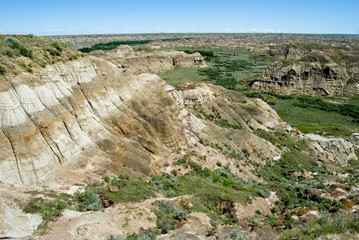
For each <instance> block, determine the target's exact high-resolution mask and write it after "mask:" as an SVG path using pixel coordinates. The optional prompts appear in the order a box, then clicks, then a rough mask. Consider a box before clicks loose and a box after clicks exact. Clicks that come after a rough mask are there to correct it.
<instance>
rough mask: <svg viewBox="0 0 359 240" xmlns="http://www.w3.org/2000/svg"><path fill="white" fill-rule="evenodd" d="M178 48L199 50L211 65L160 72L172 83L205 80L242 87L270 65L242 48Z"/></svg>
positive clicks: (187, 50)
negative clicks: (254, 57) (251, 55)
mask: <svg viewBox="0 0 359 240" xmlns="http://www.w3.org/2000/svg"><path fill="white" fill-rule="evenodd" d="M176 50H181V51H185V52H187V53H194V52H199V53H201V54H202V56H204V57H205V58H206V60H207V64H208V65H209V66H208V67H207V68H203V69H189V70H188V69H175V70H174V71H169V72H164V73H160V74H159V75H160V77H162V78H163V79H164V80H165V81H166V82H168V83H169V84H172V85H175V84H178V83H181V82H187V81H192V82H200V81H205V82H208V83H212V84H217V85H221V86H223V87H225V88H227V89H232V90H234V89H241V88H244V87H245V86H246V85H247V83H248V81H249V80H250V79H252V78H254V77H255V76H256V75H257V74H258V73H260V72H262V71H263V70H264V69H265V68H266V67H267V66H269V63H267V62H262V61H256V60H252V59H250V58H249V57H250V53H249V52H248V51H244V50H242V49H235V50H223V49H185V48H176Z"/></svg>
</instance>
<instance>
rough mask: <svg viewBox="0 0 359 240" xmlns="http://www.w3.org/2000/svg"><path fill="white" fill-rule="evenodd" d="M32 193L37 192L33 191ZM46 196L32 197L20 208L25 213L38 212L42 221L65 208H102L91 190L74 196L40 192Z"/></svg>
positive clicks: (58, 214) (84, 209)
mask: <svg viewBox="0 0 359 240" xmlns="http://www.w3.org/2000/svg"><path fill="white" fill-rule="evenodd" d="M34 194H38V193H37V192H34ZM42 194H43V195H45V196H46V197H47V198H46V199H43V198H39V197H36V198H33V199H31V200H30V201H29V202H28V203H27V204H26V205H25V207H24V208H23V209H22V210H23V212H25V213H38V214H40V215H41V217H42V218H43V220H44V221H46V220H53V219H55V218H56V217H58V216H60V215H61V213H62V211H63V210H64V209H65V208H68V209H72V210H76V211H81V212H84V211H99V210H101V209H103V207H102V206H101V205H100V202H99V199H98V197H97V195H96V194H95V193H94V192H92V191H91V190H86V191H85V192H83V193H76V194H75V195H74V196H71V195H68V194H64V193H62V194H58V193H56V192H54V191H51V192H44V193H42Z"/></svg>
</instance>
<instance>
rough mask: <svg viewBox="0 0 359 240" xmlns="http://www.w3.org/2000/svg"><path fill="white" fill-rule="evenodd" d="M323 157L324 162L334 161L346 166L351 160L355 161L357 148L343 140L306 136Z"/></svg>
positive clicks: (313, 135)
mask: <svg viewBox="0 0 359 240" xmlns="http://www.w3.org/2000/svg"><path fill="white" fill-rule="evenodd" d="M305 136H306V137H307V138H308V139H310V140H311V141H314V143H313V146H314V147H315V148H316V149H317V151H318V153H319V154H320V155H321V156H320V158H321V160H323V161H333V162H336V163H338V164H340V165H342V166H346V165H347V164H348V161H349V160H352V159H355V158H356V157H357V156H356V154H355V146H354V145H353V144H352V143H351V142H350V141H347V140H345V139H343V138H327V137H323V136H320V135H315V134H306V135H305Z"/></svg>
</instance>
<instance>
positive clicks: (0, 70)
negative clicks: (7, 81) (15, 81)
mask: <svg viewBox="0 0 359 240" xmlns="http://www.w3.org/2000/svg"><path fill="white" fill-rule="evenodd" d="M5 72H6V70H5V68H4V67H3V66H1V65H0V74H4V73H5Z"/></svg>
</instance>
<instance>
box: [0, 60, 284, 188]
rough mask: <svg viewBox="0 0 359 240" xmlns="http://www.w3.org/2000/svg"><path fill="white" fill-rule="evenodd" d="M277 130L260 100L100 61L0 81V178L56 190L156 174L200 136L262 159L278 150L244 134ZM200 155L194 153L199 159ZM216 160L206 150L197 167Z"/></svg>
mask: <svg viewBox="0 0 359 240" xmlns="http://www.w3.org/2000/svg"><path fill="white" fill-rule="evenodd" d="M171 89H172V90H171ZM194 96H195V97H194ZM190 102H192V103H193V104H196V106H198V107H199V106H203V107H204V108H206V109H207V110H210V109H208V108H213V109H217V111H219V112H220V114H221V115H222V117H223V118H224V119H226V120H227V121H229V123H232V124H237V125H240V126H241V128H240V129H228V128H227V129H226V128H223V127H220V126H218V125H217V124H214V123H213V122H208V123H207V121H204V120H201V119H198V118H197V117H195V116H194V112H191V111H188V110H187V109H186V106H187V104H188V103H190ZM260 119H261V120H260ZM263 119H265V120H263ZM278 124H281V123H280V119H279V117H278V115H277V114H276V113H275V112H274V111H273V110H272V109H271V108H270V107H269V106H268V105H267V104H266V103H264V102H262V101H260V100H256V99H253V100H250V99H247V98H246V97H245V96H244V95H243V94H241V93H239V92H234V91H228V90H225V89H223V88H221V87H218V86H209V85H206V84H202V85H199V86H198V87H196V88H194V89H185V90H183V91H177V90H173V88H171V87H170V88H168V85H167V84H166V83H165V82H164V81H163V80H161V79H160V78H159V77H158V76H156V75H150V74H143V75H139V76H134V75H132V74H130V73H128V72H124V71H121V69H119V68H118V67H117V66H115V65H114V64H111V63H109V62H107V61H105V60H101V59H99V58H95V57H88V58H82V59H80V60H76V61H70V62H66V63H59V64H55V65H52V66H49V67H47V68H46V69H44V70H42V71H41V72H38V73H36V74H27V73H23V74H20V75H18V76H17V77H15V78H5V80H4V81H3V82H2V84H1V92H0V128H1V131H0V139H1V141H0V142H1V144H0V181H1V182H3V183H7V184H15V185H33V184H51V183H55V182H56V183H57V184H60V183H61V182H64V181H65V182H67V183H69V182H71V181H74V182H79V181H80V182H81V181H82V180H84V179H87V181H88V180H89V179H90V178H91V176H92V175H91V173H97V174H100V175H103V174H104V173H105V172H108V171H109V172H113V173H118V172H123V173H127V174H130V175H133V176H139V175H143V174H145V175H148V174H151V173H155V172H156V171H158V165H157V163H156V162H154V161H153V160H154V159H155V158H156V159H157V160H158V159H159V160H158V162H161V161H162V160H161V159H165V158H168V157H169V156H170V155H171V152H172V150H173V149H177V148H180V147H183V146H187V147H188V146H194V145H197V144H199V141H200V139H206V140H207V141H210V142H213V143H216V144H220V143H228V144H227V145H228V146H231V147H230V148H231V150H233V151H238V152H241V149H244V148H245V149H248V151H249V153H253V154H251V155H250V157H249V158H250V159H251V160H253V161H261V159H262V158H266V159H272V158H273V156H276V155H278V149H277V148H276V147H274V146H273V145H271V144H270V143H268V142H267V141H265V140H264V139H261V138H259V137H258V136H256V135H255V134H253V133H252V130H251V128H254V129H256V128H259V127H263V128H266V126H268V127H272V126H274V125H278ZM199 146H202V145H201V144H199ZM206 149H210V147H202V148H200V149H199V151H203V154H206V153H205V152H206V151H207V150H206ZM208 151H210V150H208ZM211 151H215V150H211ZM217 157H218V154H216V153H214V154H213V156H211V157H208V162H207V163H204V164H206V165H208V166H212V167H211V168H213V167H214V166H216V165H215V162H216V161H217V160H216V158H217ZM222 158H223V161H226V162H230V159H229V158H228V157H226V156H224V155H223V156H222ZM232 165H233V166H232ZM234 165H235V163H234V162H233V163H231V166H232V167H233V169H236V170H235V171H237V172H238V169H237V168H235V167H234ZM161 166H163V163H162V165H161ZM77 169H85V170H83V171H82V172H81V173H80V172H77V173H76V172H74V171H76V170H77ZM84 171H87V172H86V173H85V172H84ZM248 172H249V170H248ZM80 179H82V180H80Z"/></svg>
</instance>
